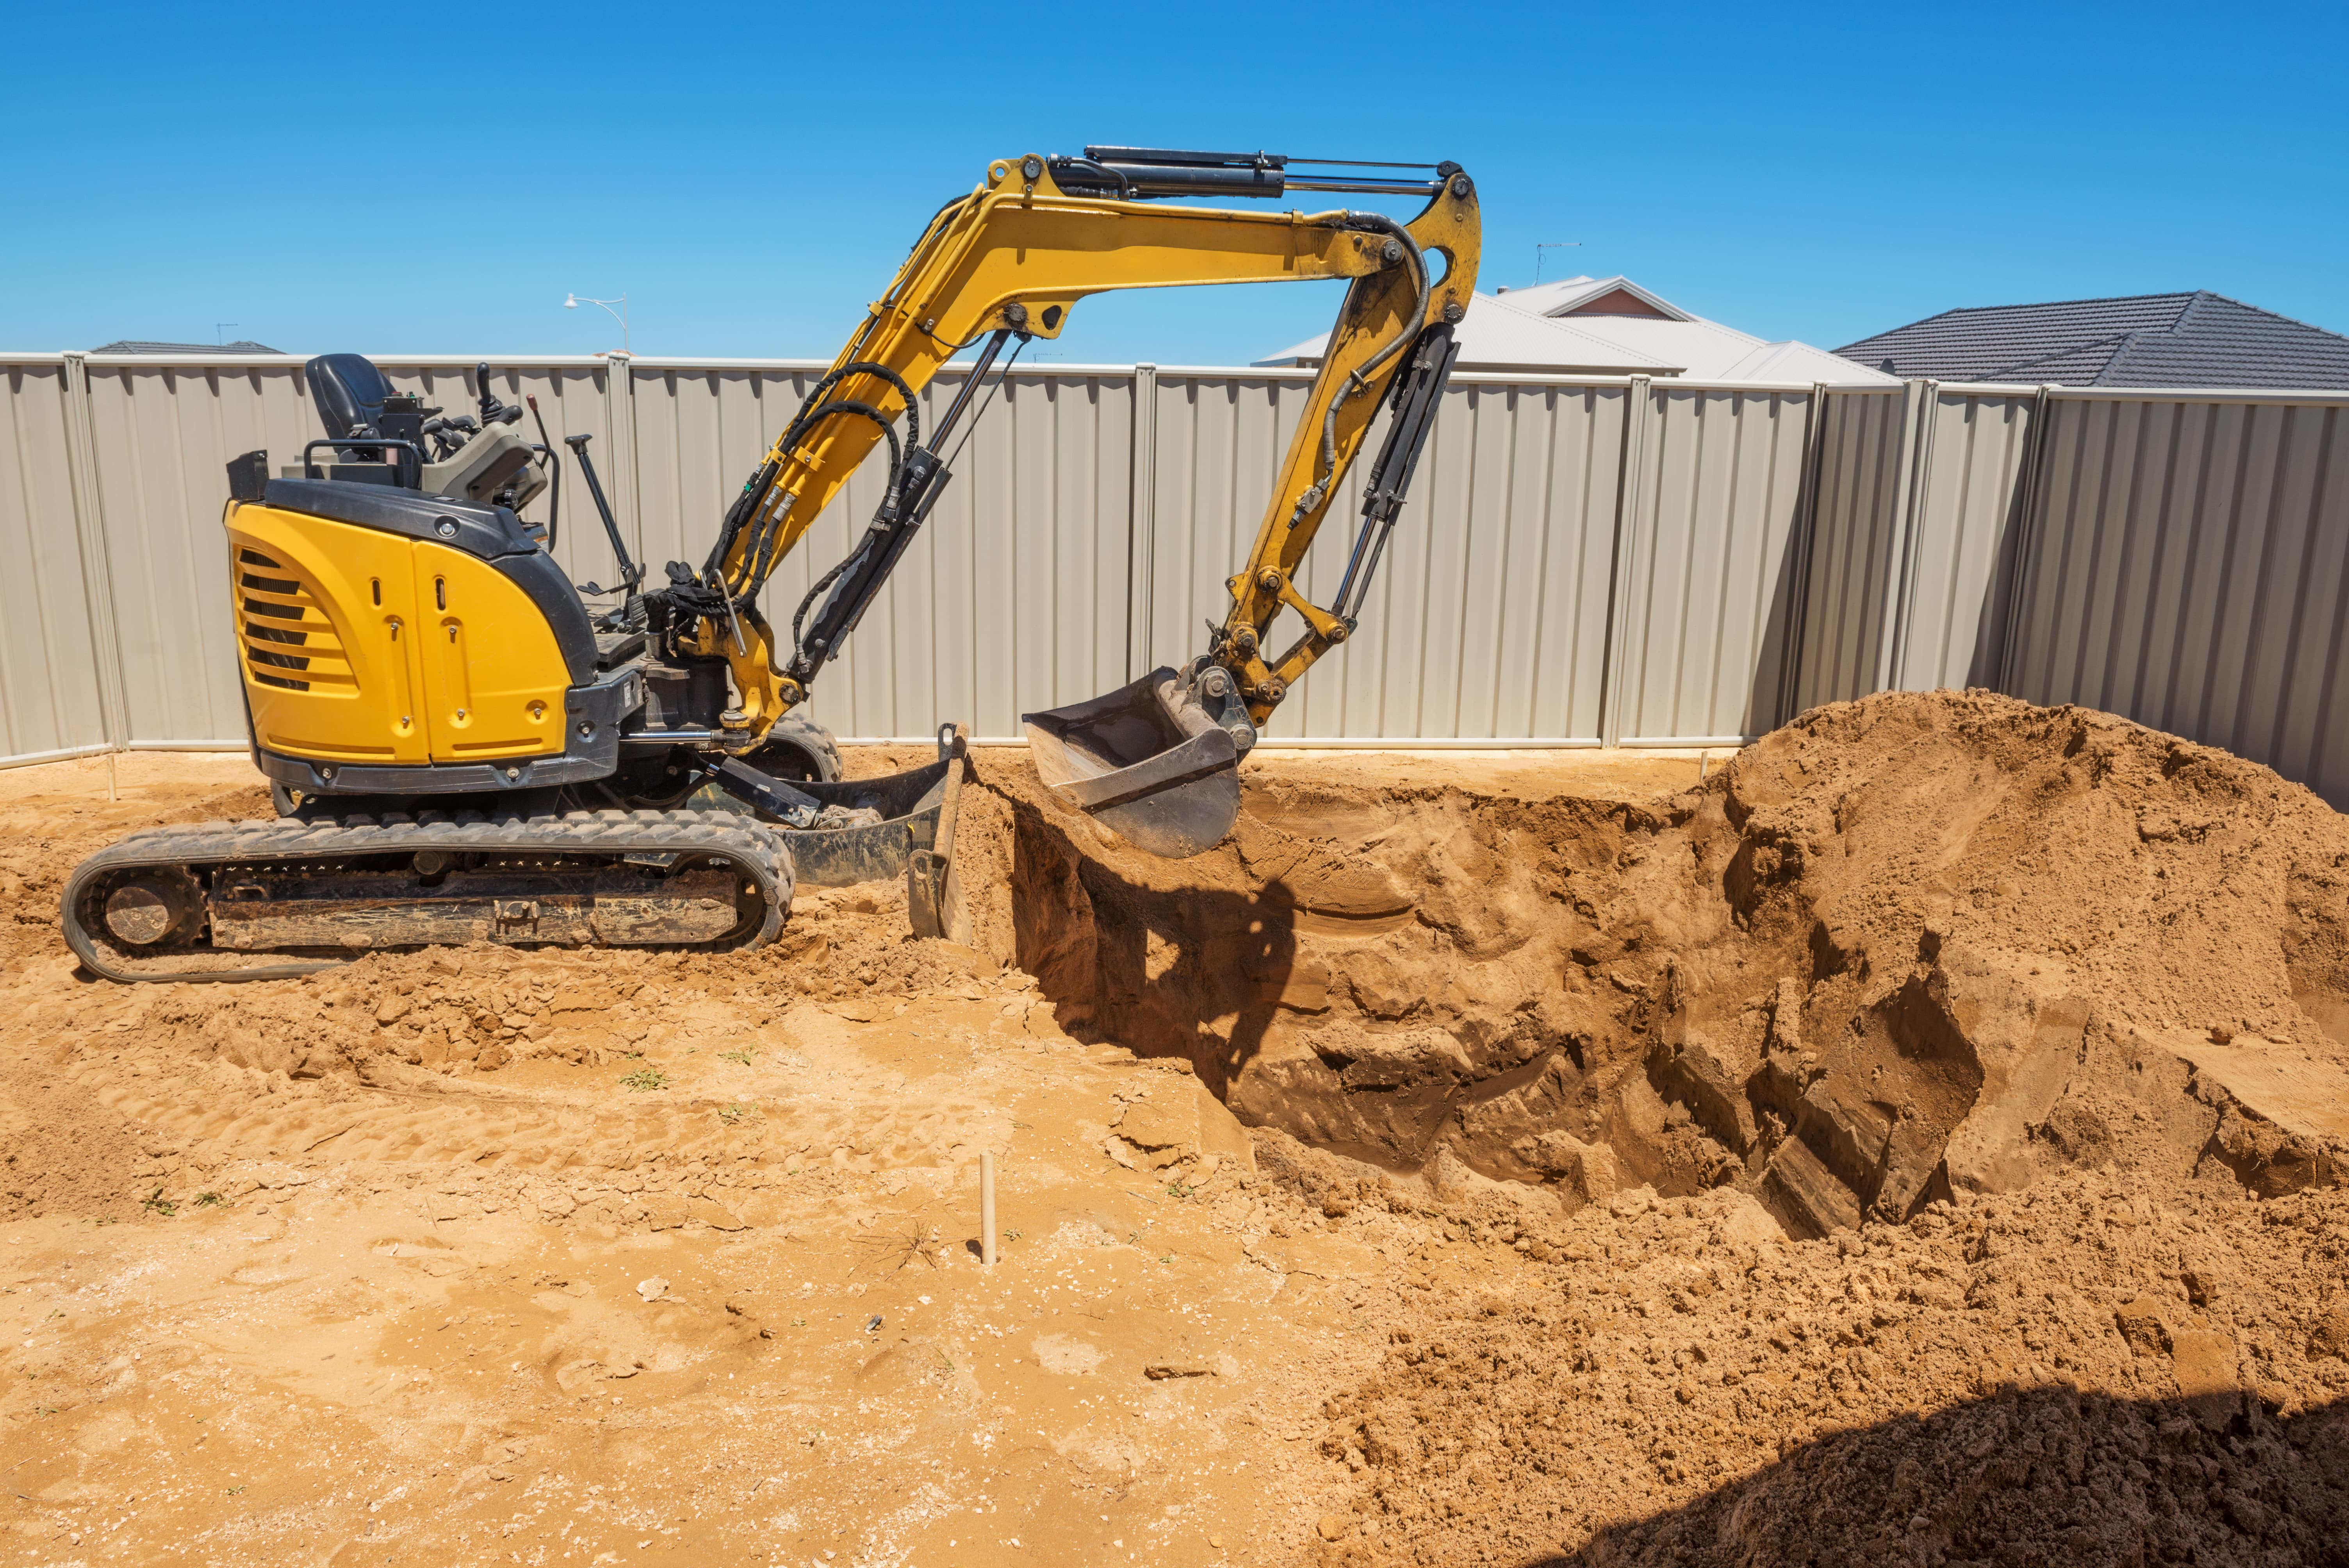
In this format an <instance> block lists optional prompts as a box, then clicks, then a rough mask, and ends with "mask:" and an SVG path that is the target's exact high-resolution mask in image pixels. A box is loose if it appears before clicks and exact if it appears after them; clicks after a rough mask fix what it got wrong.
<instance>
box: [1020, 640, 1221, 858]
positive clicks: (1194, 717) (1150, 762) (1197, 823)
mask: <svg viewBox="0 0 2349 1568" xmlns="http://www.w3.org/2000/svg"><path fill="white" fill-rule="evenodd" d="M1020 721H1021V722H1022V723H1023V724H1025V725H1026V726H1027V727H1028V756H1029V758H1030V760H1031V761H1032V762H1033V763H1034V764H1035V765H1036V773H1037V776H1038V777H1039V778H1040V779H1043V781H1044V783H1045V786H1046V787H1047V788H1048V789H1050V790H1051V791H1052V794H1053V796H1054V797H1055V798H1056V799H1059V800H1060V801H1061V803H1062V804H1063V805H1066V806H1069V807H1071V808H1073V809H1074V810H1080V811H1083V812H1087V813H1089V814H1090V815H1092V817H1094V818H1095V819H1097V820H1099V821H1101V822H1102V825H1103V826H1105V827H1107V828H1109V829H1111V830H1112V831H1114V832H1116V833H1117V834H1118V835H1119V836H1121V837H1123V838H1124V839H1125V840H1127V841H1129V842H1131V843H1133V845H1134V847H1135V848H1137V849H1143V850H1147V851H1150V852H1151V853H1152V854H1154V855H1163V856H1164V857H1166V858H1167V859H1168V860H1184V859H1186V858H1187V857H1189V856H1192V855H1195V854H1198V853H1200V852H1201V851H1206V850H1211V849H1213V848H1215V847H1216V845H1217V844H1219V843H1221V842H1222V841H1223V838H1224V835H1225V834H1226V833H1228V832H1230V831H1231V830H1232V824H1233V823H1234V822H1235V821H1237V820H1239V814H1240V779H1239V760H1240V759H1239V748H1238V747H1237V745H1235V744H1234V743H1233V740H1232V737H1231V732H1230V731H1229V730H1227V729H1226V728H1224V727H1223V726H1221V725H1219V724H1217V723H1216V721H1215V719H1214V718H1212V717H1209V715H1208V713H1207V710H1206V708H1204V707H1201V706H1200V705H1199V704H1198V702H1197V701H1196V700H1195V698H1193V697H1191V696H1188V695H1186V694H1185V692H1184V691H1183V689H1182V686H1181V685H1180V684H1179V678H1178V677H1177V676H1176V675H1175V673H1174V671H1173V670H1171V669H1167V668H1165V667H1164V666H1161V667H1160V668H1158V669H1154V670H1153V671H1151V672H1150V673H1149V674H1148V675H1146V676H1143V677H1142V678H1141V679H1140V680H1138V681H1135V682H1134V683H1133V685H1132V686H1121V687H1120V688H1118V689H1117V690H1116V691H1113V692H1111V693H1109V694H1108V695H1107V696H1097V697H1094V698H1092V700H1091V701H1089V702H1080V703H1074V704H1071V706H1069V707H1055V708H1048V709H1046V710H1045V711H1044V712H1042V713H1030V714H1022V715H1021V716H1020Z"/></svg>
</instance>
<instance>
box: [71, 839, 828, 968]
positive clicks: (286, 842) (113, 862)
mask: <svg viewBox="0 0 2349 1568" xmlns="http://www.w3.org/2000/svg"><path fill="white" fill-rule="evenodd" d="M419 850H450V851H471V852H478V853H495V852H503V853H508V854H529V853H554V854H575V855H603V856H609V857H611V858H612V859H614V860H617V859H618V858H619V857H621V856H623V855H628V854H667V853H671V852H675V853H681V854H693V855H719V856H724V857H725V858H726V859H728V860H730V861H732V862H733V864H734V866H735V868H736V869H738V870H739V871H740V872H742V873H743V874H745V875H747V876H750V878H752V879H753V880H754V881H756V882H758V884H759V890H760V892H761V895H762V896H763V897H764V899H765V903H766V909H765V913H764V916H763V918H762V920H761V923H760V926H759V929H758V930H757V931H756V932H754V933H752V934H750V935H748V936H740V937H737V938H735V939H733V940H732V941H731V942H730V944H728V946H727V948H726V949H724V950H728V951H736V950H747V949H750V948H755V947H763V946H765V945H766V944H768V943H770V942H771V941H773V940H774V938H775V934H777V933H778V932H780V931H781V929H782V927H783V922H784V921H785V920H786V919H787V918H789V916H790V914H791V908H792V852H791V849H790V846H789V845H788V844H787V843H786V842H785V841H784V839H783V835H782V834H781V833H780V832H778V831H777V830H773V829H771V828H768V827H765V826H763V825H762V824H761V823H758V822H755V821H753V820H750V819H749V818H747V817H737V816H733V815H731V814H730V813H728V814H721V813H718V812H709V811H621V810H605V811H569V812H565V813H564V814H562V815H560V816H546V817H492V816H489V815H487V814H485V813H482V812H479V811H460V812H454V813H450V812H441V811H424V812H419V814H417V815H415V816H413V817H410V816H405V815H401V814H398V813H387V814H385V815H382V816H379V817H378V816H362V815H354V816H349V817H335V818H326V819H324V820H321V819H318V818H308V819H303V818H280V819H277V820H267V819H263V820H256V821H243V822H204V823H199V824H197V825H195V826H192V827H176V828H145V829H141V830H140V831H138V832H136V833H133V834H131V835H130V836H129V838H127V839H124V840H123V841H121V842H119V843H117V844H113V845H111V846H109V847H108V848H106V849H103V850H100V851H98V853H97V854H94V855H92V856H90V857H89V859H88V860H86V861H82V863H81V864H80V865H78V866H77V867H75V868H74V873H73V875H72V876H71V877H69V878H67V881H66V887H65V892H64V895H63V896H62V898H61V899H60V900H59V913H61V915H62V916H63V920H64V926H65V936H66V944H67V946H69V947H71V948H72V949H73V950H74V954H75V956H77V957H78V958H79V959H80V960H81V961H82V962H83V963H84V964H86V965H88V966H89V968H90V970H91V972H92V973H94V974H97V975H103V976H104V977H105V978H107V979H109V980H119V981H125V982H130V983H139V982H152V981H233V980H282V979H286V978H290V977H292V976H295V975H315V974H316V973H317V972H318V971H320V970H322V969H333V968H336V967H338V966H339V965H342V964H344V963H347V962H348V960H347V959H307V958H305V959H298V960H294V961H291V962H287V963H284V964H270V965H257V966H255V967H253V968H245V969H198V970H188V971H182V972H177V973H167V972H163V971H160V970H157V971H149V970H146V969H143V968H142V969H137V970H129V969H123V968H120V967H119V966H118V965H115V964H113V963H110V962H109V958H108V955H109V953H115V952H118V951H119V950H117V949H116V948H115V944H113V943H112V941H111V940H108V941H106V942H104V943H103V944H101V943H100V942H98V941H97V940H94V939H93V937H92V934H91V933H90V932H89V930H88V928H87V927H86V926H85V925H84V924H83V922H82V919H81V915H80V912H79V910H78V905H79V904H80V903H81V902H82V895H83V892H84V890H86V889H87V888H88V886H89V885H90V883H91V882H93V881H95V880H96V879H97V878H98V877H100V876H103V875H105V874H106V873H108V872H115V871H119V870H121V869H123V868H125V867H129V866H153V867H157V868H159V869H160V868H168V867H173V866H191V865H241V864H245V863H249V862H268V863H274V864H281V865H282V864H284V863H285V862H287V861H305V860H316V861H336V860H340V859H343V858H345V857H347V856H351V855H380V854H412V853H414V852H416V851H419ZM202 951H204V952H207V953H226V952H228V951H229V950H227V949H213V948H207V949H203V950H202ZM124 955H125V956H129V955H131V954H124ZM157 956H158V957H159V958H160V957H161V956H163V954H158V955H157Z"/></svg>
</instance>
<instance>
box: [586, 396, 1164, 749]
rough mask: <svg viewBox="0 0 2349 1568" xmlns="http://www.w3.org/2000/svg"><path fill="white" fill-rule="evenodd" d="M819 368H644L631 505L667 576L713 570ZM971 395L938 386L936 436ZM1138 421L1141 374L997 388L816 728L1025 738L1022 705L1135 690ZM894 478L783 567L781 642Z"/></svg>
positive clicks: (872, 470)
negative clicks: (681, 570)
mask: <svg viewBox="0 0 2349 1568" xmlns="http://www.w3.org/2000/svg"><path fill="white" fill-rule="evenodd" d="M820 374H821V369H820V367H814V366H792V367H778V368H771V369H770V368H732V367H721V368H712V367H704V366H678V367H671V366H637V367H636V369H635V370H634V372H633V375H632V382H633V385H632V387H631V390H630V394H629V400H630V410H631V417H632V419H633V424H634V439H635V451H636V490H635V493H634V497H633V509H634V510H636V511H637V512H638V513H639V514H640V517H641V523H640V525H639V526H640V529H641V531H642V534H643V537H644V540H645V550H646V554H647V559H648V560H649V562H651V566H652V571H653V573H655V574H656V576H657V573H658V572H659V570H660V567H661V564H662V563H663V562H668V561H672V560H681V561H684V562H687V563H688V564H689V565H691V566H693V567H694V568H695V569H697V570H698V569H699V568H700V567H701V565H702V564H703V562H705V561H706V560H707V559H708V557H709V549H710V546H711V544H712V542H714V541H715V539H716V537H717V531H718V525H719V521H720V519H721V518H722V517H723V516H724V514H725V511H726V509H727V508H728V507H729V506H730V505H731V504H732V502H733V499H734V496H735V495H736V493H737V492H738V490H739V489H740V485H741V482H742V481H743V480H745V479H747V478H749V477H750V473H751V472H752V470H754V469H756V468H757V467H758V465H759V462H760V460H761V458H762V457H763V456H764V455H765V453H766V450H767V449H768V448H769V447H770V446H771V444H772V443H773V441H774V438H776V437H777V436H778V435H780V434H781V432H782V428H783V427H784V426H785V425H786V424H787V423H789V421H790V419H791V418H792V415H793V414H794V413H796V412H797V411H798V409H799V407H800V406H801V403H802V401H803V400H804V398H805V397H806V396H807V394H808V392H809V391H810V390H811V389H812V387H813V386H814V383H815V381H816V378H817V377H818V376H819V375H820ZM961 386H962V376H961V375H960V373H959V372H954V373H949V374H947V375H943V376H940V377H937V379H936V380H935V381H934V382H933V383H932V384H931V385H930V386H929V387H927V388H926V389H925V391H924V394H923V397H922V412H923V419H924V425H925V428H926V429H930V428H935V425H934V424H933V423H932V422H933V421H935V420H936V418H939V417H941V416H942V415H943V414H944V413H945V411H946V409H947V405H948V404H949V403H950V402H951V401H952V400H953V397H954V396H955V394H956V393H957V391H958V390H959V389H960V387H961ZM966 438H968V439H967V440H966ZM1132 439H1133V391H1132V380H1131V377H1130V376H1126V375H1115V376H1107V375H1102V374H1098V373H1093V372H1077V373H1061V372H1057V371H1041V370H1039V371H1029V370H1021V371H1019V372H1016V373H1015V374H1013V375H1012V376H1011V377H1009V378H1008V379H1006V380H1004V381H1003V382H1002V384H1001V385H1000V386H999V387H998V388H996V389H995V390H994V392H993V394H992V396H991V397H990V396H988V394H987V393H986V392H982V394H981V400H980V402H979V404H978V405H977V406H976V407H974V410H973V413H972V415H970V416H968V417H967V418H966V420H965V423H964V424H963V425H962V427H961V428H959V429H958V430H957V432H956V435H955V441H954V444H950V445H949V448H948V452H949V453H950V454H955V453H956V452H957V447H958V455H955V456H954V457H953V463H952V468H953V478H952V479H951V480H949V481H948V482H947V486H946V489H945V490H944V491H943V492H942V493H941V495H940V497H939V499H938V501H937V505H936V509H935V510H934V511H932V513H931V514H930V520H929V522H928V523H927V525H926V527H925V528H924V530H923V531H922V534H921V536H920V537H919V538H918V539H916V541H915V542H914V543H913V544H912V545H911V546H910V547H909V548H908V550H907V552H906V554H905V558H904V559H903V560H902V561H901V562H899V563H898V566H897V569H896V571H895V573H894V574H893V575H892V577H891V578H890V581H889V583H888V584H887V586H886V587H885V588H884V590H883V591H882V593H881V596H880V597H879V598H878V599H877V600H876V601H875V602H874V605H873V607H872V609H871V611H870V613H868V614H866V616H865V618H864V622H863V624H861V625H859V626H858V628H857V631H856V634H855V636H854V637H853V638H851V639H850V640H849V642H848V644H847V645H846V647H845V648H844V649H843V652H842V654H841V656H840V657H839V658H838V659H837V660H836V661H834V662H833V663H832V664H830V665H826V666H825V668H824V670H823V674H822V675H821V676H820V677H819V678H818V680H817V682H816V684H815V686H814V695H813V696H812V699H811V700H810V702H809V703H808V705H807V711H808V713H809V714H810V716H811V717H813V718H815V719H816V720H817V721H818V722H820V723H823V724H824V725H826V726H828V727H831V728H832V729H833V730H834V731H835V732H836V733H838V734H841V735H843V736H866V737H899V738H904V737H913V736H924V735H927V734H929V733H930V732H931V730H932V728H933V727H934V726H936V725H937V724H939V723H943V722H948V721H959V722H962V723H965V724H968V725H969V726H970V727H971V732H972V733H973V734H974V735H977V736H980V737H983V738H1009V737H1014V736H1017V735H1019V733H1020V727H1019V715H1020V714H1021V713H1022V712H1024V711H1029V710H1032V709H1035V708H1040V707H1058V706H1060V705H1061V704H1063V703H1068V702H1074V701H1077V700H1079V699H1080V698H1082V697H1086V696H1094V695H1096V694H1097V693H1099V692H1101V691H1104V690H1107V689H1109V688H1110V687H1112V686H1118V685H1121V684H1123V682H1124V680H1125V679H1126V678H1127V677H1126V674H1125V671H1126V665H1127V662H1128V661H1127V642H1128V628H1127V624H1126V616H1127V593H1126V583H1127V577H1128V574H1129V572H1130V562H1129V560H1128V554H1127V549H1128V546H1127V530H1128V512H1129V508H1130V491H1131V489H1132V481H1131V474H1130V470H1131V466H1132V458H1131V452H1130V447H1131V443H1132ZM886 481H887V475H886V464H885V462H882V461H874V462H868V463H867V464H865V465H864V468H863V469H860V470H859V471H858V472H857V474H856V475H855V476H854V478H853V479H852V480H850V481H849V483H848V485H847V486H846V488H845V489H843V490H842V492H841V494H840V495H839V496H838V497H837V498H836V499H835V500H834V501H833V504H832V505H830V506H828V507H826V508H825V509H824V510H823V512H822V513H820V514H819V515H818V516H817V518H816V520H815V521H814V522H813V523H812V525H811V526H810V527H809V529H808V531H807V534H806V536H805V537H804V538H803V539H802V541H801V542H800V544H799V546H798V548H796V549H795V550H793V551H792V553H791V555H789V556H788V557H786V558H785V560H784V561H783V562H782V563H781V565H780V566H779V567H778V568H777V569H776V571H775V573H774V575H773V577H772V578H771V580H770V582H769V584H768V589H767V593H766V594H765V597H764V601H763V604H762V608H763V609H764V611H765V613H766V614H767V617H768V621H769V623H770V624H771V626H772V627H773V628H774V631H775V634H776V636H777V638H778V639H779V640H780V641H783V642H788V641H789V638H790V635H791V623H792V615H793V614H794V613H795V612H796V611H797V609H798V607H799V605H800V604H801V603H802V600H803V599H804V598H805V597H806V595H807V592H808V590H809V588H810V587H811V586H812V584H813V583H815V582H816V581H817V580H818V579H819V578H821V577H822V576H823V573H826V572H827V571H829V570H830V569H831V568H832V567H833V565H834V564H835V563H836V562H839V561H840V560H841V559H842V558H843V556H845V555H846V554H847V553H848V552H849V550H850V549H851V548H852V547H853V546H854V542H855V541H856V540H857V539H858V538H859V537H861V536H862V535H863V533H864V528H865V526H866V524H867V523H868V522H869V521H871V519H872V516H873V512H874V509H875V508H876V507H877V506H878V505H879V504H880V501H881V496H882V492H883V490H884V488H885V484H886ZM818 603H821V600H820V599H819V601H818Z"/></svg>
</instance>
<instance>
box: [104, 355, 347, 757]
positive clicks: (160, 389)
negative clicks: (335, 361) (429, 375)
mask: <svg viewBox="0 0 2349 1568" xmlns="http://www.w3.org/2000/svg"><path fill="white" fill-rule="evenodd" d="M89 414H90V429H91V435H92V445H93V448H94V453H95V457H96V462H97V469H98V500H99V507H100V511H101V513H102V516H103V519H104V535H105V548H106V559H107V565H108V571H109V574H110V576H111V579H112V586H113V597H112V603H113V621H114V636H115V641H116V644H117V646H116V648H115V649H114V650H112V652H111V656H113V657H114V658H116V659H117V660H119V666H120V668H121V670H122V672H123V683H122V691H123V701H124V706H125V710H126V715H127V718H128V725H129V740H130V743H131V744H132V745H134V746H140V745H148V746H153V745H167V746H168V745H196V744H202V743H206V742H218V743H221V744H224V745H232V746H241V745H243V737H244V734H245V722H244V696H243V687H242V686H241V684H240V681H239V677H238V675H237V667H236V658H235V646H236V643H235V626H234V621H233V614H232V603H231V595H230V583H229V562H228V547H227V541H226V537H225V535H223V534H222V531H221V512H222V508H223V507H225V506H226V505H227V502H228V474H227V468H228V460H229V459H231V458H233V457H235V456H237V455H238V454H240V453H243V452H249V451H252V450H254V449H255V448H266V449H268V450H269V452H270V454H271V457H272V459H273V460H274V459H276V457H277V455H278V454H280V453H284V454H285V455H286V458H287V460H292V459H293V458H295V456H297V455H298V454H299V452H300V449H301V447H302V443H303V442H305V441H306V440H308V439H310V438H312V436H313V435H314V434H315V433H316V420H315V419H314V418H312V415H311V411H310V405H309V400H308V396H307V392H306V389H305V387H304V386H303V384H302V368H301V366H300V365H299V364H298V363H290V362H289V363H287V364H285V365H283V366H276V365H272V366H256V365H244V366H143V365H128V364H119V363H109V364H100V363H96V362H93V363H92V364H91V365H90V366H89Z"/></svg>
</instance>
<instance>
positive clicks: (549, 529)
mask: <svg viewBox="0 0 2349 1568" xmlns="http://www.w3.org/2000/svg"><path fill="white" fill-rule="evenodd" d="M523 402H525V403H527V404H529V405H530V417H531V418H533V419H535V420H537V421H538V445H537V446H535V447H533V448H532V450H533V451H534V452H538V453H540V454H542V455H543V456H544V457H545V459H546V482H547V485H548V487H549V488H548V490H547V496H546V552H547V553H548V554H549V555H552V554H554V539H555V532H556V531H557V530H558V529H560V528H561V527H562V526H563V459H561V458H560V457H558V456H556V455H555V450H554V442H553V441H552V440H550V439H548V438H547V434H546V416H545V415H543V414H541V413H540V412H539V411H538V397H537V395H536V394H535V393H525V394H524V395H523Z"/></svg>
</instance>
